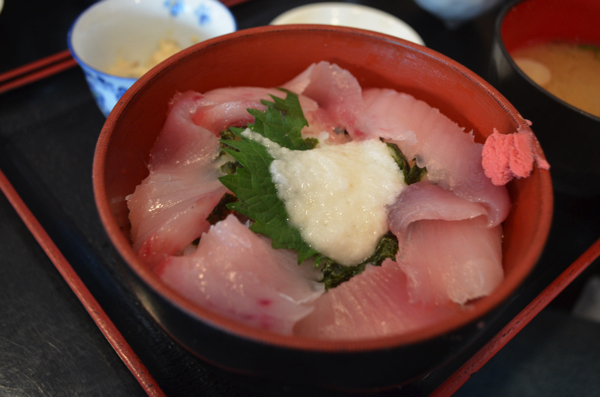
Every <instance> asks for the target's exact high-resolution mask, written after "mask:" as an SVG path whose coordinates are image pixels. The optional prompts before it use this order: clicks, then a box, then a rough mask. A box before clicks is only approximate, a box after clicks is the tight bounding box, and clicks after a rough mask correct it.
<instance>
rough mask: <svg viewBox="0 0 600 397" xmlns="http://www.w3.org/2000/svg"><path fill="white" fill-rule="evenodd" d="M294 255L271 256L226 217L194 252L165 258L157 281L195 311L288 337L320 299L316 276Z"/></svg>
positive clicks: (266, 245) (266, 246)
mask: <svg viewBox="0 0 600 397" xmlns="http://www.w3.org/2000/svg"><path fill="white" fill-rule="evenodd" d="M297 258H298V256H297V254H296V253H295V252H292V251H288V250H275V249H273V248H272V247H271V243H270V240H268V239H266V238H264V237H261V236H259V235H257V234H255V233H253V232H252V231H250V230H249V229H248V228H247V227H246V226H244V225H242V224H241V223H240V222H239V221H238V219H237V218H236V217H235V216H233V215H229V216H228V217H227V218H226V219H225V220H223V221H220V222H218V223H216V224H215V225H214V226H212V227H211V228H210V230H209V231H208V232H207V233H205V234H204V235H203V236H202V238H201V239H200V243H199V245H198V248H197V249H196V251H194V252H193V253H192V254H189V255H186V256H181V257H169V258H167V259H166V260H165V261H163V262H162V263H161V264H160V265H159V267H158V268H157V273H158V275H159V276H160V277H161V279H162V280H163V281H164V282H165V283H167V284H168V285H170V286H171V287H172V288H174V289H175V290H177V291H178V292H180V293H181V294H182V295H184V296H186V297H187V298H188V299H190V300H191V301H193V302H195V303H197V304H198V305H200V306H202V307H204V308H207V309H209V310H212V311H214V312H216V313H220V314H222V315H224V316H226V317H228V318H231V319H234V320H237V321H239V322H241V323H244V324H248V325H251V326H254V327H258V328H262V329H266V330H270V331H274V332H278V333H282V334H291V332H292V328H293V326H294V324H295V323H296V322H297V321H298V320H300V319H301V318H303V317H305V316H306V315H308V314H309V313H310V312H311V311H312V310H313V308H312V306H311V304H310V303H311V302H312V301H314V300H315V299H317V298H318V297H319V296H320V295H321V294H323V291H324V289H323V285H322V284H321V283H318V282H317V280H318V279H319V277H320V273H319V272H318V271H317V270H315V269H314V267H313V266H312V264H310V263H305V264H303V265H301V266H299V265H298V262H297Z"/></svg>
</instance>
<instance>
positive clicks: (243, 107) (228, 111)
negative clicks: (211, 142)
mask: <svg viewBox="0 0 600 397" xmlns="http://www.w3.org/2000/svg"><path fill="white" fill-rule="evenodd" d="M271 95H273V96H276V97H279V98H285V96H286V93H285V92H284V91H282V90H279V89H276V88H262V87H232V88H217V89H215V90H211V91H208V92H206V93H204V94H202V104H201V105H200V106H198V108H197V109H196V110H195V112H194V116H193V117H192V119H193V121H194V123H195V124H196V125H198V126H200V127H203V128H206V129H207V130H209V131H211V132H212V133H213V134H215V135H219V134H220V133H221V131H223V130H225V129H227V128H229V127H232V126H234V127H245V126H246V125H247V124H248V123H252V122H254V117H253V116H252V115H251V114H250V113H248V109H257V110H261V111H264V110H265V109H266V108H267V107H266V106H265V105H263V104H262V103H261V100H267V101H270V102H272V101H273V98H272V97H271ZM298 100H299V102H300V106H301V107H302V110H303V111H304V113H305V114H311V112H313V111H315V110H317V107H318V106H317V103H316V102H315V101H313V100H312V99H309V98H307V97H305V96H299V97H298Z"/></svg>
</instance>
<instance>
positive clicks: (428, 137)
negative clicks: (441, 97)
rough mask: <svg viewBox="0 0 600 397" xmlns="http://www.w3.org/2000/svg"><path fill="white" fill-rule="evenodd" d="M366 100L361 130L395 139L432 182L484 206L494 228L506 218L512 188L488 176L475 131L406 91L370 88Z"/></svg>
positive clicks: (358, 123)
mask: <svg viewBox="0 0 600 397" xmlns="http://www.w3.org/2000/svg"><path fill="white" fill-rule="evenodd" d="M363 98H364V101H365V106H366V109H365V112H364V113H363V114H362V116H361V119H360V121H359V122H357V126H358V130H360V131H361V134H366V136H368V137H370V138H379V137H381V138H383V139H385V140H386V141H389V142H394V143H396V144H397V145H398V147H400V149H401V150H402V152H403V153H404V155H405V156H406V157H407V159H408V160H412V159H416V163H417V165H418V166H420V167H426V168H427V177H428V179H429V180H430V181H431V182H433V183H436V184H438V185H440V186H442V187H443V188H445V189H448V190H452V191H453V192H454V193H455V194H456V195H458V196H459V197H461V198H464V199H466V200H469V201H473V202H480V203H482V204H483V205H485V206H486V209H487V212H488V220H489V224H490V225H491V226H495V225H498V224H500V223H501V222H502V221H504V219H505V218H506V216H507V215H508V212H509V210H510V199H509V196H508V192H507V190H506V188H505V187H504V186H496V185H494V184H493V183H492V181H491V180H490V179H489V178H488V177H486V175H485V173H484V170H483V167H482V165H481V152H482V150H483V145H481V144H479V143H476V142H475V141H474V137H473V135H472V134H471V133H465V132H464V129H463V128H461V127H460V126H459V125H458V124H456V123H455V122H453V121H452V120H450V119H449V118H448V117H446V116H445V115H443V114H442V113H440V111H439V110H438V109H435V108H432V107H431V106H429V105H428V104H427V103H425V102H424V101H421V100H417V99H415V98H414V97H413V96H411V95H408V94H405V93H399V92H397V91H394V90H391V89H376V88H372V89H368V90H364V91H363ZM350 133H351V135H353V134H354V135H356V134H355V133H354V132H352V131H350ZM361 137H362V135H359V136H357V138H361Z"/></svg>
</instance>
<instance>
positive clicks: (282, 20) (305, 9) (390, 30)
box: [271, 3, 425, 45]
mask: <svg viewBox="0 0 600 397" xmlns="http://www.w3.org/2000/svg"><path fill="white" fill-rule="evenodd" d="M289 24H319V25H338V26H348V27H353V28H358V29H366V30H372V31H375V32H379V33H385V34H389V35H391V36H396V37H399V38H401V39H404V40H408V41H411V42H413V43H416V44H420V45H425V43H424V42H423V39H421V36H419V35H418V34H417V32H415V31H414V29H413V28H411V27H410V26H409V25H407V24H406V23H405V22H403V21H401V20H400V19H398V18H396V17H395V16H393V15H390V14H388V13H386V12H383V11H381V10H378V9H375V8H371V7H367V6H363V5H360V4H346V3H314V4H308V5H305V6H300V7H297V8H293V9H291V10H289V11H287V12H285V13H283V14H281V15H280V16H278V17H277V18H275V19H274V20H273V21H272V22H271V25H289Z"/></svg>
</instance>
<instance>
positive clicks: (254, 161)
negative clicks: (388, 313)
mask: <svg viewBox="0 0 600 397" xmlns="http://www.w3.org/2000/svg"><path fill="white" fill-rule="evenodd" d="M286 93H287V95H286V98H285V99H282V98H278V97H275V96H271V97H272V98H273V102H270V101H262V103H263V104H264V105H266V106H267V109H266V110H265V111H264V112H263V111H259V110H256V109H248V112H249V113H250V114H252V115H253V116H254V118H255V121H254V124H249V125H248V128H250V129H251V130H252V131H253V132H255V133H257V134H260V135H262V136H263V137H265V138H268V139H269V140H271V141H273V142H275V143H277V144H278V145H279V146H282V147H285V148H287V149H290V150H310V149H312V148H314V147H315V146H316V145H317V144H318V140H317V139H315V138H308V139H303V138H302V134H301V130H302V128H303V127H304V126H308V122H307V121H306V119H305V118H304V115H303V113H302V108H301V107H300V103H299V101H298V96H297V95H296V94H294V93H292V92H289V91H286ZM243 131H244V129H242V128H230V129H229V130H227V131H224V132H223V133H222V134H221V141H220V142H221V150H222V152H223V153H224V155H225V154H226V155H228V156H231V157H232V158H233V160H232V161H230V162H227V163H226V164H225V165H224V166H223V167H222V170H223V172H224V173H225V174H227V175H224V176H222V177H220V178H219V179H220V181H221V182H222V183H223V185H225V186H226V187H227V188H228V189H229V190H231V191H232V192H233V193H234V194H235V197H236V198H237V201H234V202H232V201H233V200H234V199H233V198H230V197H228V198H227V199H226V200H227V201H226V202H224V203H223V204H226V207H227V208H228V209H230V210H232V211H236V212H238V213H240V214H242V215H245V216H247V217H248V218H250V219H252V220H253V221H254V223H253V224H252V225H251V226H250V230H252V231H253V232H255V233H260V234H263V235H265V236H267V237H269V238H271V240H272V246H273V248H285V249H292V250H294V251H296V252H297V253H298V263H299V264H300V263H302V262H303V261H305V260H306V259H309V258H312V257H315V266H317V267H319V268H321V269H322V272H323V278H322V280H321V282H322V283H324V284H325V288H326V290H329V289H330V288H335V287H337V286H338V285H340V284H341V283H343V282H345V281H348V280H349V279H350V278H352V277H353V276H355V275H357V274H360V273H362V272H363V271H364V269H365V267H366V265H367V264H372V265H375V266H380V265H381V263H382V262H383V261H384V260H385V259H386V258H391V259H392V260H395V256H396V253H397V252H398V239H397V238H396V237H395V236H394V235H393V234H392V233H387V234H386V235H384V236H383V237H382V238H381V240H380V241H379V243H378V246H377V248H376V249H375V252H374V253H373V255H371V256H370V257H369V258H367V259H366V260H365V261H363V262H362V263H359V264H357V265H354V266H344V265H340V264H338V263H337V262H335V261H334V260H332V259H330V258H328V257H326V256H323V255H322V254H320V253H319V252H317V251H316V250H314V249H313V248H311V247H310V246H309V245H308V244H307V243H306V242H305V241H304V239H303V238H302V235H301V234H300V231H299V230H298V229H297V228H295V227H293V226H292V225H291V224H290V223H289V222H288V214H287V211H286V209H285V204H284V203H283V201H281V199H280V198H279V197H278V195H277V187H276V186H275V184H274V183H273V181H272V179H271V172H270V170H269V167H270V165H271V163H272V162H273V157H272V156H271V155H270V154H269V152H268V150H267V148H266V147H264V146H263V145H262V144H261V143H259V142H257V141H255V140H252V139H250V138H248V137H245V136H243V135H242V132H243ZM388 146H389V147H390V152H391V153H392V156H393V157H394V159H395V160H396V162H397V163H398V166H399V167H400V169H401V171H402V172H403V175H404V178H405V180H406V182H407V184H408V183H409V181H414V182H417V181H418V180H420V179H421V178H422V177H423V175H424V174H425V172H426V170H425V169H421V168H419V167H416V166H413V167H412V168H411V167H410V165H409V163H408V161H406V158H405V157H404V155H403V154H402V152H401V151H400V149H399V148H398V147H397V146H396V145H393V144H388ZM414 182H412V183H414ZM224 213H226V211H225V210H224V209H223V208H219V210H218V211H217V213H216V214H215V217H216V218H217V219H218V218H219V217H222V216H223V214H224Z"/></svg>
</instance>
